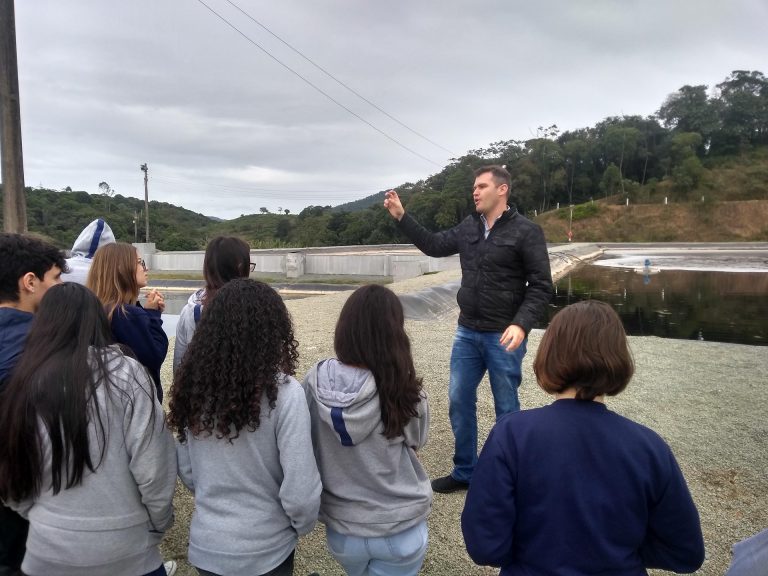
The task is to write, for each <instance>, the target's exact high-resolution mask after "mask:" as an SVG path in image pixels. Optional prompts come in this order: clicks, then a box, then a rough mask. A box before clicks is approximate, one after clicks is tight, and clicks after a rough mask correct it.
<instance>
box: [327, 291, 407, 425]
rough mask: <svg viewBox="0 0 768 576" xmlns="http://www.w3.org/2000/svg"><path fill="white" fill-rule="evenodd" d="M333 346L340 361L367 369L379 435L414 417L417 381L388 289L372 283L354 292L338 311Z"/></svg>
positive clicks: (402, 325)
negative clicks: (376, 406) (373, 391)
mask: <svg viewBox="0 0 768 576" xmlns="http://www.w3.org/2000/svg"><path fill="white" fill-rule="evenodd" d="M333 346H334V349H335V350H336V356H337V357H338V359H339V360H340V361H341V362H343V363H344V364H350V365H355V366H365V367H366V368H368V370H370V371H371V372H372V373H373V377H374V379H375V380H376V387H377V389H378V391H379V402H380V404H381V421H382V423H383V424H384V436H386V437H387V438H390V439H391V438H396V437H397V436H399V435H401V434H402V433H403V429H404V428H405V425H406V424H408V421H409V420H410V419H411V418H413V417H415V416H418V408H417V407H418V404H419V402H420V401H421V389H422V382H421V378H417V377H416V370H415V368H414V367H413V357H412V356H411V341H410V340H409V339H408V334H406V332H405V322H404V317H403V306H402V305H401V304H400V300H399V299H398V297H397V296H396V295H395V294H394V292H392V291H391V290H389V289H388V288H385V287H384V286H378V285H375V284H371V285H368V286H362V287H360V288H358V289H357V290H355V291H354V292H353V293H352V295H351V296H350V297H349V298H348V299H347V301H346V303H345V304H344V307H343V308H342V309H341V314H340V315H339V321H338V322H337V323H336V333H335V336H334V339H333Z"/></svg>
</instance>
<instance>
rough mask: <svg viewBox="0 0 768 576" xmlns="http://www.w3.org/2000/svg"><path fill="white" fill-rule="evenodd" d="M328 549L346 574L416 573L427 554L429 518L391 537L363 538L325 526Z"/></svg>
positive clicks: (385, 575)
mask: <svg viewBox="0 0 768 576" xmlns="http://www.w3.org/2000/svg"><path fill="white" fill-rule="evenodd" d="M325 538H326V540H327V542H328V551H329V552H330V553H331V556H333V557H334V558H335V559H336V561H337V562H338V563H339V564H341V567H342V568H344V572H346V573H347V576H368V575H370V576H416V574H418V573H419V569H420V568H421V564H422V563H423V562H424V556H425V555H426V554H427V541H428V539H429V537H428V536H427V521H426V520H424V521H422V522H420V523H418V524H416V526H413V527H412V528H408V530H403V531H402V532H398V533H397V534H393V535H392V536H382V537H380V538H362V537H360V536H347V535H346V534H340V533H339V532H336V531H335V530H333V529H331V528H328V527H327V526H326V528H325Z"/></svg>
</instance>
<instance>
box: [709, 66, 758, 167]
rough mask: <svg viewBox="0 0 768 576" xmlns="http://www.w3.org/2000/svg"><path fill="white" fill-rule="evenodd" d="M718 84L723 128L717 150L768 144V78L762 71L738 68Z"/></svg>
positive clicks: (715, 140)
mask: <svg viewBox="0 0 768 576" xmlns="http://www.w3.org/2000/svg"><path fill="white" fill-rule="evenodd" d="M717 88H718V90H719V91H720V96H719V98H718V103H719V110H720V130H719V131H718V132H717V133H716V134H715V135H714V137H713V142H712V148H713V151H714V152H715V153H718V154H727V153H731V154H733V153H738V152H742V151H744V150H745V149H746V148H747V147H749V146H756V145H765V144H768V78H766V77H765V76H764V75H763V74H762V72H758V71H752V72H748V71H746V70H734V71H733V72H732V73H731V74H730V76H728V78H726V80H725V81H724V82H722V83H720V84H718V85H717Z"/></svg>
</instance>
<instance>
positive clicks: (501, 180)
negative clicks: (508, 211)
mask: <svg viewBox="0 0 768 576" xmlns="http://www.w3.org/2000/svg"><path fill="white" fill-rule="evenodd" d="M488 172H490V173H491V176H492V177H493V181H494V182H495V183H496V186H501V185H502V184H506V185H507V196H509V191H510V190H511V189H512V175H511V174H510V173H509V172H508V171H507V169H506V168H504V166H499V165H498V164H491V165H489V166H480V168H478V169H476V170H475V178H477V177H478V176H480V175H481V174H487V173H488Z"/></svg>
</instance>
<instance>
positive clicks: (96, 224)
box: [61, 218, 115, 285]
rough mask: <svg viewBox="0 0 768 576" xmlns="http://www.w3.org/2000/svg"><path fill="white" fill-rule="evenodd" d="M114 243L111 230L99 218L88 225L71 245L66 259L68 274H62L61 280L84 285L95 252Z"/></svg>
mask: <svg viewBox="0 0 768 576" xmlns="http://www.w3.org/2000/svg"><path fill="white" fill-rule="evenodd" d="M114 243H115V235H114V233H113V232H112V228H110V227H109V224H107V223H106V222H104V220H102V219H101V218H99V219H97V220H94V221H93V222H91V223H90V224H88V226H86V227H85V228H83V231H82V232H80V236H78V237H77V240H75V243H74V244H73V245H72V254H71V257H70V258H67V267H68V268H69V272H68V273H66V274H62V275H61V279H62V280H63V281H64V282H77V283H78V284H83V285H84V284H85V282H86V280H87V279H88V272H89V271H90V269H91V260H92V259H93V255H94V254H95V253H96V250H97V249H99V248H100V247H102V246H104V245H105V244H114Z"/></svg>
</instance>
